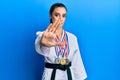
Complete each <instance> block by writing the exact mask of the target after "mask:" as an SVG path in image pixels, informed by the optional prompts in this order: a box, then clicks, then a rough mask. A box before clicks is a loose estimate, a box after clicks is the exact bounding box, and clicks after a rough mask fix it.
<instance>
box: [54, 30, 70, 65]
mask: <svg viewBox="0 0 120 80" xmlns="http://www.w3.org/2000/svg"><path fill="white" fill-rule="evenodd" d="M55 40H56V42H59V41H62V42H65V45H64V46H55V52H56V55H57V58H56V59H55V63H57V64H61V65H66V64H68V63H69V62H70V61H69V60H68V59H65V58H67V57H68V55H69V53H70V50H69V42H68V35H67V34H66V32H65V31H64V35H63V37H62V39H59V37H58V35H56V38H55ZM60 55H61V57H62V59H61V60H60V59H59V58H58V57H59V56H60Z"/></svg>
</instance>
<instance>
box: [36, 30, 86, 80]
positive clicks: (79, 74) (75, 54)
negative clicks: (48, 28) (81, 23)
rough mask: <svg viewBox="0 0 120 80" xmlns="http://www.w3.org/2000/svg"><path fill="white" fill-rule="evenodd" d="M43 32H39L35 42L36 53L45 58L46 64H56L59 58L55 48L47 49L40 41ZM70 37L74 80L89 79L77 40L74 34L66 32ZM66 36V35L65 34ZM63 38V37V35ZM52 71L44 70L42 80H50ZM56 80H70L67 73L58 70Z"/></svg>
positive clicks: (70, 55)
mask: <svg viewBox="0 0 120 80" xmlns="http://www.w3.org/2000/svg"><path fill="white" fill-rule="evenodd" d="M42 33H43V32H37V38H36V41H35V48H36V51H37V52H38V53H39V54H41V55H43V56H44V57H45V62H47V63H55V58H57V56H56V53H55V48H54V47H50V48H48V47H45V46H41V45H40V39H41V36H42ZM66 33H67V35H68V42H69V48H70V53H69V56H68V59H69V60H70V61H71V62H72V65H71V67H70V69H71V74H72V78H73V80H84V79H86V78H87V74H86V71H85V68H84V65H83V62H82V58H81V55H80V51H79V46H78V42H77V38H76V36H75V35H73V34H72V33H69V32H66ZM63 34H64V33H63ZM62 37H63V35H62ZM51 73H52V69H48V68H44V73H43V77H42V80H50V78H51ZM55 80H68V79H67V72H66V71H61V70H58V69H57V70H56V76H55Z"/></svg>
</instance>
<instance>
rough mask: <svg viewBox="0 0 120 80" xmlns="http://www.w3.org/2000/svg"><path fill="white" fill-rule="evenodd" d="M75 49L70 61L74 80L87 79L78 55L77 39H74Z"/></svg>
mask: <svg viewBox="0 0 120 80" xmlns="http://www.w3.org/2000/svg"><path fill="white" fill-rule="evenodd" d="M75 47H76V48H75V51H74V58H73V61H72V66H73V67H72V68H73V74H74V76H75V80H84V79H86V78H87V74H86V71H85V68H84V65H83V62H82V58H81V55H80V50H79V46H78V42H77V38H76V39H75Z"/></svg>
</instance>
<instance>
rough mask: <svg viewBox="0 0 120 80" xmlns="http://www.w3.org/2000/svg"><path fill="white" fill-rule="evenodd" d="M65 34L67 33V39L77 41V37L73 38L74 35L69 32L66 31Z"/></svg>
mask: <svg viewBox="0 0 120 80" xmlns="http://www.w3.org/2000/svg"><path fill="white" fill-rule="evenodd" d="M66 33H67V35H68V38H70V39H74V40H77V37H76V36H75V34H73V33H71V32H67V31H66Z"/></svg>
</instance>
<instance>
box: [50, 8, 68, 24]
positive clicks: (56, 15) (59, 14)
mask: <svg viewBox="0 0 120 80" xmlns="http://www.w3.org/2000/svg"><path fill="white" fill-rule="evenodd" d="M50 18H51V19H52V22H53V23H54V22H55V21H56V20H58V19H59V20H60V23H61V26H63V24H64V22H65V19H66V9H65V8H64V7H56V8H55V9H54V11H53V12H52V14H51V15H50Z"/></svg>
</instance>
